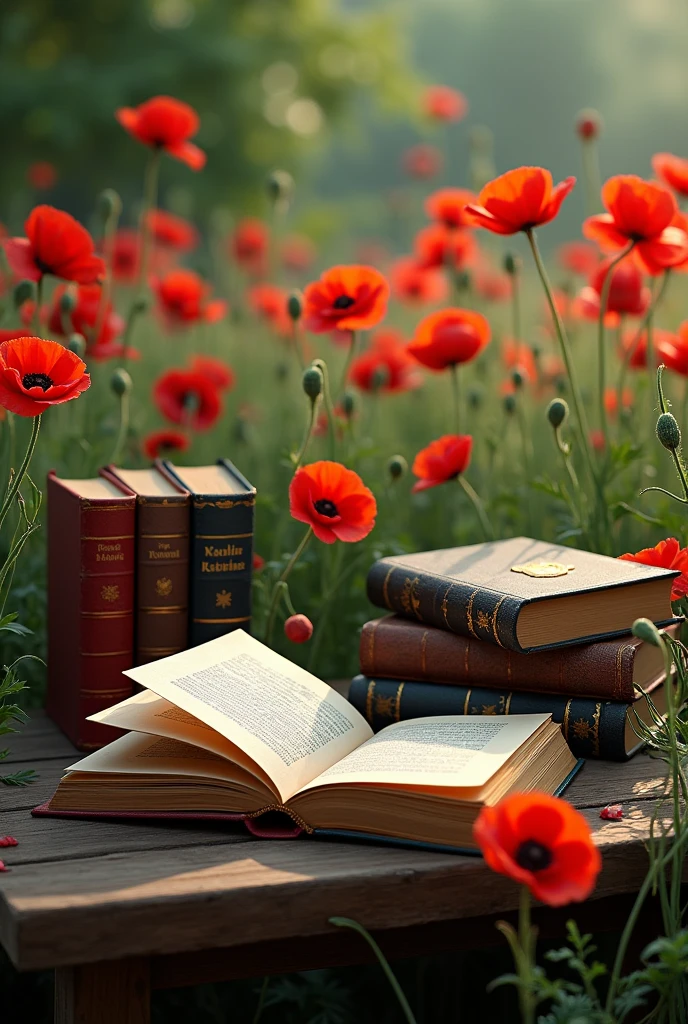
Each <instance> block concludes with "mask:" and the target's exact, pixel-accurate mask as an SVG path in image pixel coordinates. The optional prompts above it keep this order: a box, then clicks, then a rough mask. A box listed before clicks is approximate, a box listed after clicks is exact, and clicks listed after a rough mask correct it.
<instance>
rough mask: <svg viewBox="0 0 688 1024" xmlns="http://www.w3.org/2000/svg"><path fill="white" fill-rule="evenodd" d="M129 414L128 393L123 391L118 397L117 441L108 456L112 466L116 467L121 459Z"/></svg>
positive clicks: (127, 430)
mask: <svg viewBox="0 0 688 1024" xmlns="http://www.w3.org/2000/svg"><path fill="white" fill-rule="evenodd" d="M129 413H130V402H129V392H128V391H125V392H124V393H123V394H121V395H120V396H119V431H118V433H117V440H116V442H115V447H114V450H113V452H112V455H111V456H110V462H111V463H112V465H113V466H116V465H117V463H118V462H119V460H120V459H121V457H122V452H123V451H124V446H125V444H126V441H127V436H128V434H129Z"/></svg>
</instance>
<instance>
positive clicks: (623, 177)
mask: <svg viewBox="0 0 688 1024" xmlns="http://www.w3.org/2000/svg"><path fill="white" fill-rule="evenodd" d="M602 202H603V203H604V205H605V207H606V209H607V211H608V212H607V213H601V214H598V215H597V216H595V217H588V219H587V220H586V221H585V222H584V224H583V234H584V235H585V236H586V238H591V239H592V240H593V241H595V242H597V243H598V244H599V245H600V246H601V247H602V248H603V249H605V250H606V251H611V252H613V251H614V250H618V249H622V248H624V247H625V246H627V245H628V244H629V242H634V243H635V248H634V254H635V257H636V258H637V259H638V260H639V261H640V263H641V265H642V266H643V268H644V269H646V270H647V271H648V272H649V273H651V274H656V273H658V272H660V271H661V270H664V269H666V268H667V267H671V266H674V265H676V264H677V263H680V262H682V261H683V260H685V259H686V257H687V256H688V235H686V233H685V231H682V230H681V228H678V227H674V226H672V223H671V222H672V220H673V218H674V214H675V213H676V212H677V207H676V200H675V199H674V197H673V195H672V194H671V192H669V191H668V190H667V189H665V188H663V187H662V186H661V185H655V184H653V183H652V182H650V181H643V179H642V178H638V177H637V176H636V175H635V174H617V175H616V176H615V177H614V178H610V179H609V180H608V181H607V182H605V184H604V186H603V188H602Z"/></svg>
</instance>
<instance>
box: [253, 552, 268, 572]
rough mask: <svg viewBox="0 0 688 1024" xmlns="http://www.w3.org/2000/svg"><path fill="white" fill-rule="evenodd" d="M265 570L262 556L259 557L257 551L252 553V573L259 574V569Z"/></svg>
mask: <svg viewBox="0 0 688 1024" xmlns="http://www.w3.org/2000/svg"><path fill="white" fill-rule="evenodd" d="M264 568H265V559H264V558H263V556H262V555H259V554H258V552H257V551H254V552H253V571H254V572H260V570H261V569H264Z"/></svg>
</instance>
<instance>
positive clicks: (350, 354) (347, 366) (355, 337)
mask: <svg viewBox="0 0 688 1024" xmlns="http://www.w3.org/2000/svg"><path fill="white" fill-rule="evenodd" d="M357 343H358V334H357V332H356V331H352V332H351V344H350V345H349V351H348V352H347V356H346V361H345V363H344V370H343V372H342V383H341V385H340V387H339V393H340V394H344V389H345V388H346V382H347V380H348V379H349V369H350V368H351V364H352V362H353V358H354V353H355V352H356V345H357Z"/></svg>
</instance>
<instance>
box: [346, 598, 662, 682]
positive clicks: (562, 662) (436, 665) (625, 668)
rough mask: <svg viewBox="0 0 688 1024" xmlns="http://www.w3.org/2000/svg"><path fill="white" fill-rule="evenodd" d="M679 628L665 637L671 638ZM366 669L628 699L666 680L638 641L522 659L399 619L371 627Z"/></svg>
mask: <svg viewBox="0 0 688 1024" xmlns="http://www.w3.org/2000/svg"><path fill="white" fill-rule="evenodd" d="M677 631H678V627H677V626H670V627H669V628H668V630H667V632H669V633H671V634H672V635H674V634H675V633H676V632H677ZM360 660H361V672H362V673H363V674H364V675H366V676H369V677H372V678H375V677H378V678H385V679H409V680H414V681H416V682H429V683H448V684H450V685H454V686H457V685H471V686H477V687H487V688H494V689H500V690H523V691H531V690H534V691H536V692H539V693H561V694H566V695H568V696H569V697H594V698H597V699H600V698H601V699H602V700H618V701H626V702H630V701H633V700H635V699H636V697H637V696H638V693H637V691H635V690H634V689H633V684H634V683H638V684H639V685H640V686H642V687H643V689H647V688H648V687H649V686H650V685H651V684H652V683H653V682H654V681H655V680H657V679H658V678H661V677H662V676H663V675H664V665H663V663H662V654H661V651H660V650H659V649H658V648H656V647H652V646H651V645H650V644H646V643H643V641H642V640H638V639H637V638H636V637H634V636H631V635H628V634H627V635H626V636H623V637H618V638H616V639H613V640H602V641H600V642H598V643H594V644H581V645H580V646H573V647H558V648H555V649H553V650H547V651H540V652H538V651H534V652H532V653H531V654H517V653H516V652H515V651H507V650H504V649H503V648H500V647H496V646H495V645H494V644H487V643H484V642H483V641H482V640H475V639H471V638H469V637H463V636H457V635H456V634H454V633H448V632H447V631H446V630H444V629H434V628H433V627H432V626H424V625H422V624H421V623H419V622H411V621H410V620H408V619H403V618H401V617H400V616H395V615H390V616H387V617H386V618H383V619H375V620H373V621H372V622H366V624H365V626H364V627H363V630H362V632H361V648H360Z"/></svg>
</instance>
